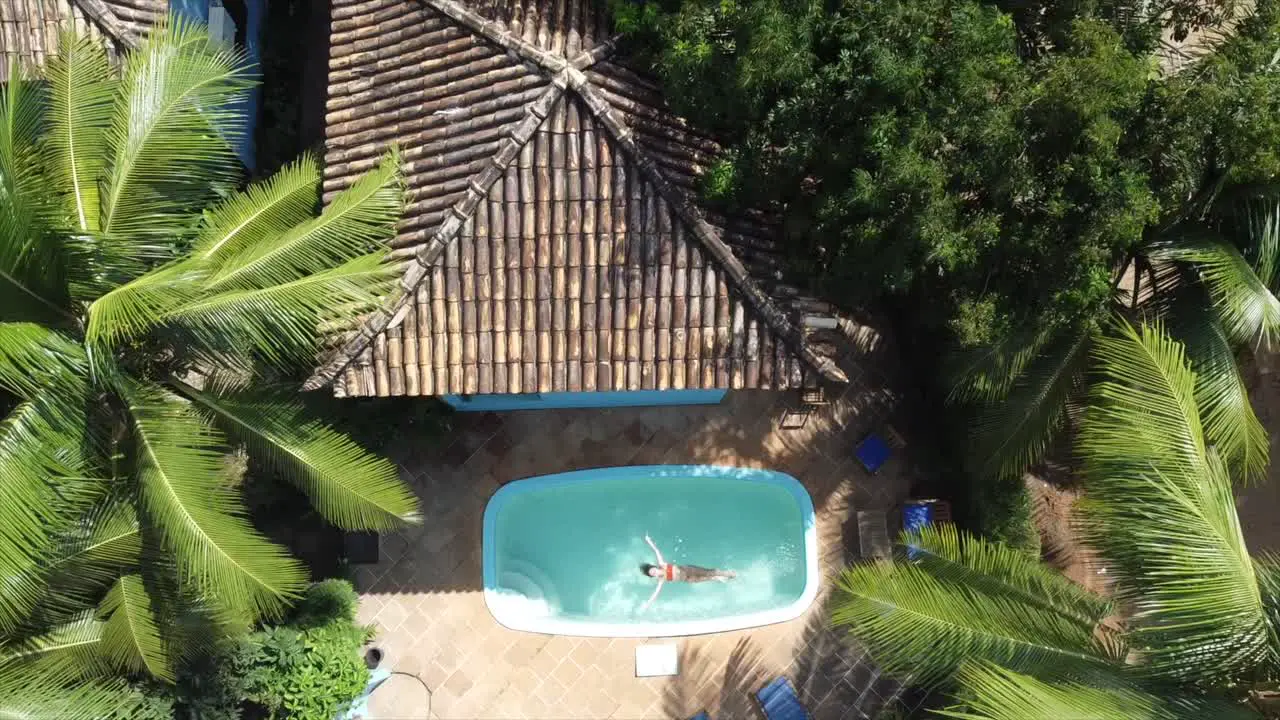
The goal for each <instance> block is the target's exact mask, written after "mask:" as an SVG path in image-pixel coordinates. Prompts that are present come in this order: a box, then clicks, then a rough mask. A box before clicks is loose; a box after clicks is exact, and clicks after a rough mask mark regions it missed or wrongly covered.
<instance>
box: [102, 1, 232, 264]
mask: <svg viewBox="0 0 1280 720" xmlns="http://www.w3.org/2000/svg"><path fill="white" fill-rule="evenodd" d="M251 80H252V77H251V74H250V71H249V66H248V63H247V61H246V58H245V56H244V54H243V52H242V51H240V50H237V49H233V48H227V47H222V46H221V45H220V44H218V43H215V42H214V41H212V40H211V39H210V38H209V36H208V33H207V31H206V30H205V29H204V28H203V27H202V26H199V25H193V24H188V23H186V22H184V21H181V20H173V21H168V22H162V23H161V24H160V25H158V26H157V27H156V28H154V29H153V30H152V31H151V33H150V34H149V35H148V39H147V41H146V42H145V43H144V44H143V45H142V47H141V48H139V49H137V50H135V51H133V52H131V53H129V55H128V57H127V59H126V61H125V65H124V71H123V81H122V87H123V88H124V95H123V97H122V98H121V100H120V102H119V103H117V105H116V108H115V112H114V113H113V114H112V118H111V122H110V125H109V127H108V129H107V133H106V141H107V150H108V157H109V158H110V164H109V166H108V167H107V169H106V176H105V181H104V183H103V196H102V231H103V233H104V234H105V235H106V236H107V238H108V239H110V241H112V242H115V243H123V244H124V246H123V247H122V250H124V249H127V250H129V251H130V252H132V253H133V254H134V255H135V257H140V259H148V260H149V259H155V258H161V259H168V258H170V257H171V256H172V251H173V247H172V243H173V239H174V238H175V237H183V236H186V235H189V234H190V233H191V232H193V231H194V230H195V228H193V227H191V225H190V222H189V218H190V213H191V210H192V209H193V208H198V207H201V206H203V205H204V204H205V203H206V202H208V201H209V200H211V199H212V198H213V193H214V191H215V190H216V186H217V185H218V184H220V183H226V182H229V181H232V180H234V179H235V178H237V177H238V176H239V174H240V167H239V162H238V160H237V159H236V156H235V153H234V152H233V151H232V149H231V146H230V145H229V143H230V142H232V141H234V140H235V138H236V137H237V136H238V134H239V133H241V132H243V130H242V128H241V127H240V123H239V122H238V116H239V113H240V112H241V108H240V105H239V104H238V103H239V101H240V100H241V99H242V98H243V97H244V95H245V93H246V92H247V90H248V89H249V87H250V86H251Z"/></svg>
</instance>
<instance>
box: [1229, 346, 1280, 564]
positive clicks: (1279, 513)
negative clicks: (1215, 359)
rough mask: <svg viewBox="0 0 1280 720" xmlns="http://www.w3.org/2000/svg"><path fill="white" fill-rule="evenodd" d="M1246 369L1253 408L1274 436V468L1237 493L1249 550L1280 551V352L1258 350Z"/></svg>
mask: <svg viewBox="0 0 1280 720" xmlns="http://www.w3.org/2000/svg"><path fill="white" fill-rule="evenodd" d="M1242 371H1243V373H1244V376H1245V381H1246V382H1248V383H1249V397H1250V399H1251V400H1252V401H1253V410H1254V412H1256V413H1257V414H1258V419H1259V420H1261V421H1262V426H1263V427H1265V428H1266V429H1267V434H1268V435H1269V436H1270V438H1271V467H1270V468H1269V469H1268V472H1267V481H1266V482H1265V483H1261V484H1258V485H1255V486H1253V487H1245V488H1240V489H1239V490H1238V491H1237V492H1236V508H1237V512H1238V513H1239V515H1240V524H1241V526H1242V528H1243V530H1244V539H1245V542H1246V543H1248V545H1249V550H1250V551H1251V552H1254V553H1258V552H1263V551H1271V552H1280V354H1276V353H1258V355H1257V356H1255V358H1254V359H1253V361H1251V362H1246V363H1245V364H1244V366H1243V367H1242Z"/></svg>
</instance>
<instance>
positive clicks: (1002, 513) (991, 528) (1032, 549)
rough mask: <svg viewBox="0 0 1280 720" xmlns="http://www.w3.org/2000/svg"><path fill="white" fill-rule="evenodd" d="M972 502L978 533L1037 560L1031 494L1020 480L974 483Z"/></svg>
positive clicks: (1038, 543)
mask: <svg viewBox="0 0 1280 720" xmlns="http://www.w3.org/2000/svg"><path fill="white" fill-rule="evenodd" d="M973 502H974V511H975V515H976V518H975V520H976V522H975V525H976V527H977V530H978V532H979V533H980V534H982V535H983V536H984V537H986V538H987V539H989V540H995V541H998V542H1002V543H1004V544H1005V545H1008V546H1010V547H1013V548H1017V549H1019V550H1023V551H1026V552H1027V553H1029V554H1031V555H1034V556H1036V557H1040V530H1039V528H1037V527H1036V522H1035V512H1034V505H1033V501H1032V498H1031V492H1030V491H1029V490H1028V489H1027V485H1026V483H1025V482H1023V481H1022V478H1021V477H1012V478H1004V479H1000V480H988V481H985V482H979V483H975V487H974V488H973Z"/></svg>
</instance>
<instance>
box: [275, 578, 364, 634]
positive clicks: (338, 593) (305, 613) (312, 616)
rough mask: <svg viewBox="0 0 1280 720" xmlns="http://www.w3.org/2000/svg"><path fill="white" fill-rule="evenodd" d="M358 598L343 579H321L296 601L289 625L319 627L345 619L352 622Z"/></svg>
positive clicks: (353, 589)
mask: <svg viewBox="0 0 1280 720" xmlns="http://www.w3.org/2000/svg"><path fill="white" fill-rule="evenodd" d="M359 600H360V598H359V596H358V595H356V590H355V588H353V587H351V583H349V582H347V581H345V580H338V579H330V580H321V581H320V582H318V583H315V584H314V585H312V586H311V587H310V588H309V589H308V590H307V594H306V595H305V596H303V598H302V600H301V601H299V602H298V605H297V607H296V608H295V609H294V612H293V620H292V621H291V623H290V624H291V625H294V626H296V627H300V628H310V627H319V626H322V625H327V624H329V623H332V622H336V621H341V620H345V621H347V622H354V621H355V618H356V604H357V603H358V602H359Z"/></svg>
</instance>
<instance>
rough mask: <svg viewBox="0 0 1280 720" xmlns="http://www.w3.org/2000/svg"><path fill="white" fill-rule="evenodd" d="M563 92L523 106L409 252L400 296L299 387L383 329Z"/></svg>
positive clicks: (343, 362)
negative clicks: (438, 220) (428, 235)
mask: <svg viewBox="0 0 1280 720" xmlns="http://www.w3.org/2000/svg"><path fill="white" fill-rule="evenodd" d="M563 96H564V82H563V81H561V82H559V83H557V82H554V79H553V82H552V84H551V85H550V86H549V87H548V88H547V89H546V90H544V91H543V92H542V94H541V95H539V96H538V99H537V100H535V101H533V102H532V103H530V104H529V105H526V106H525V117H524V119H523V120H521V121H520V123H519V124H518V125H516V126H515V128H513V129H512V130H511V131H510V132H509V133H508V134H507V137H505V138H503V140H502V142H501V143H500V144H499V146H498V151H497V152H495V153H494V154H493V156H492V157H491V158H490V159H489V165H488V166H487V167H485V169H484V170H482V171H480V172H479V173H477V174H476V175H473V176H471V178H470V179H469V180H468V181H467V189H466V192H465V194H464V195H463V196H462V198H461V199H459V200H458V201H457V202H456V203H454V204H453V205H452V206H451V207H450V208H449V213H448V215H447V216H446V217H445V219H444V221H443V222H441V223H440V227H439V228H437V229H436V231H435V232H434V233H433V234H432V235H431V238H430V239H429V240H428V241H427V242H426V244H424V245H423V246H422V247H419V248H418V249H417V250H416V251H415V252H414V254H413V260H411V261H410V263H409V266H408V267H407V268H405V271H404V274H403V275H402V276H401V277H400V295H399V297H397V298H396V299H395V301H394V302H392V303H390V304H389V305H387V306H386V307H383V308H380V309H378V310H376V311H374V312H373V313H371V314H370V315H369V316H368V317H366V318H365V319H364V322H362V323H361V325H360V327H359V328H358V329H357V330H356V334H355V336H354V337H352V338H350V339H349V340H347V342H346V343H345V344H344V345H343V346H342V349H341V350H339V351H338V352H337V354H335V355H334V356H333V357H332V358H330V360H329V361H328V362H326V363H325V364H324V365H322V366H321V367H320V368H319V369H317V370H316V371H315V372H314V373H312V375H311V377H309V378H307V381H306V382H305V383H303V385H302V389H303V390H315V389H317V388H320V387H323V386H324V385H327V384H328V383H330V382H332V381H333V379H334V378H335V377H337V375H338V373H340V372H342V371H343V369H345V368H346V367H347V366H348V365H350V364H351V362H352V361H354V360H355V359H356V357H358V356H359V355H360V353H362V352H364V349H365V348H366V347H368V346H369V343H370V342H372V341H373V338H374V337H375V336H376V335H378V333H381V332H382V331H383V330H386V329H387V327H388V326H389V325H390V324H391V321H392V319H393V318H395V317H396V316H397V315H398V314H400V313H401V311H403V310H404V309H405V308H406V307H408V305H409V303H410V302H412V301H413V298H414V295H415V294H416V293H417V290H418V286H419V285H421V284H422V281H423V279H424V278H426V277H427V272H428V270H430V269H431V267H432V266H433V265H435V262H436V260H438V259H439V257H440V254H441V253H443V252H444V250H445V247H446V246H447V245H448V244H449V243H450V242H452V241H453V240H454V238H456V237H457V235H458V233H459V232H460V231H461V230H462V226H463V224H464V223H465V222H466V221H467V220H468V219H470V218H471V216H472V215H473V214H474V213H475V211H476V207H478V206H479V204H480V201H481V200H483V199H484V198H485V197H486V196H488V194H489V188H490V187H491V186H492V185H493V184H494V183H495V182H497V180H498V178H500V177H502V175H503V173H505V172H506V170H507V168H508V167H509V166H510V165H511V163H513V162H515V160H516V158H517V157H518V156H519V155H520V149H521V148H523V147H524V146H525V145H527V144H528V143H529V140H530V139H532V137H533V133H534V132H535V131H536V130H537V129H538V127H539V126H541V125H542V123H543V121H544V120H545V119H546V117H547V115H549V114H550V113H551V109H552V108H553V107H554V106H555V103H556V102H557V101H558V100H560V98H562V97H563Z"/></svg>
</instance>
